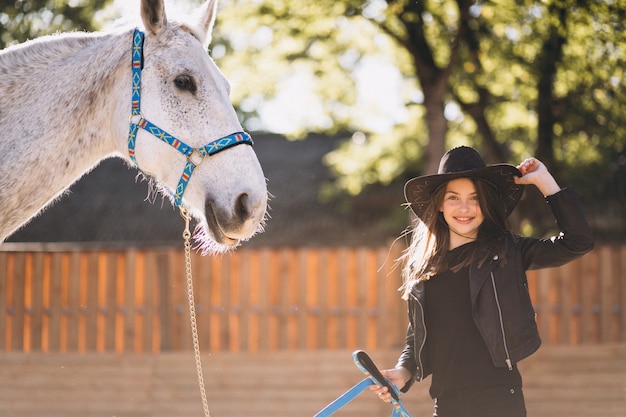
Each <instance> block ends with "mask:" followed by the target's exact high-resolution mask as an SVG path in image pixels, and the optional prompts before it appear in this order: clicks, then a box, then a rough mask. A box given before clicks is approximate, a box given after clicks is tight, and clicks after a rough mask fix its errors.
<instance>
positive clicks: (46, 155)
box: [0, 32, 131, 241]
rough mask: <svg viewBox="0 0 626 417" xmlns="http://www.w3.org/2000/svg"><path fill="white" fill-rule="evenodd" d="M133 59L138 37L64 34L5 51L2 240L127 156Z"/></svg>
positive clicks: (0, 85)
mask: <svg viewBox="0 0 626 417" xmlns="http://www.w3.org/2000/svg"><path fill="white" fill-rule="evenodd" d="M130 54H131V35H130V32H126V33H117V34H106V35H103V34H99V35H96V34H84V33H83V34H71V35H57V36H52V37H46V38H43V39H41V40H36V41H33V42H29V43H27V44H24V45H22V46H18V47H14V48H9V49H8V50H5V51H3V52H1V53H0V75H1V76H0V104H1V105H0V131H2V138H1V139H0V218H3V222H1V223H2V225H0V241H2V239H3V237H4V236H5V235H6V234H7V233H10V232H11V231H12V230H14V229H15V228H16V227H18V226H19V225H21V224H22V223H24V222H25V221H27V220H28V219H29V218H30V217H32V216H34V215H35V214H36V213H37V212H38V211H39V210H41V209H42V208H43V207H45V206H46V205H47V204H48V203H49V202H51V201H52V200H53V199H54V198H55V197H56V196H58V195H59V194H60V193H62V192H63V191H64V190H65V189H66V188H67V187H69V186H70V185H71V184H72V183H73V182H74V181H76V180H77V179H78V178H79V177H80V176H81V175H83V174H84V173H85V172H86V171H88V170H90V169H91V168H92V167H94V166H95V165H96V164H97V163H98V162H99V161H100V160H101V159H103V158H105V157H107V156H108V155H111V154H114V153H116V152H120V151H121V150H120V146H121V144H122V143H123V142H124V140H125V138H124V137H121V138H120V136H123V133H122V132H123V131H124V130H127V128H128V114H129V113H130V93H131V75H130Z"/></svg>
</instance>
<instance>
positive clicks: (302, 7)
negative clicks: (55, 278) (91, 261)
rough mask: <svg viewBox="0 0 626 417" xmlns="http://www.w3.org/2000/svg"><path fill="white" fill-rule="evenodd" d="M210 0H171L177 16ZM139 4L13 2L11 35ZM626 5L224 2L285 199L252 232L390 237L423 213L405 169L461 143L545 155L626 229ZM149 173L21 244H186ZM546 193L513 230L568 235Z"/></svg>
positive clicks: (233, 71)
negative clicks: (408, 188)
mask: <svg viewBox="0 0 626 417" xmlns="http://www.w3.org/2000/svg"><path fill="white" fill-rule="evenodd" d="M200 3H201V2H200V1H198V0H186V1H185V0H172V1H169V2H167V12H168V15H169V16H170V17H175V16H177V15H178V14H180V13H182V12H188V11H189V10H190V9H191V8H193V7H195V6H198V5H199V4H200ZM138 10H139V2H138V1H137V0H93V1H87V0H75V1H69V2H68V1H58V0H34V1H16V0H10V1H6V0H2V1H0V46H1V47H5V46H8V45H11V44H13V43H17V42H21V41H24V40H26V39H29V38H33V37H36V36H39V35H43V34H47V33H53V32H56V31H59V30H63V31H66V30H98V29H106V28H107V27H109V26H111V25H116V24H121V23H125V22H126V21H127V20H131V19H135V18H136V17H137V16H138ZM179 10H180V11H181V12H180V13H179ZM625 14H626V1H624V0H616V1H610V2H609V1H587V2H580V1H576V0H571V1H570V0H559V1H542V2H536V1H519V0H510V1H509V0H501V1H463V0H457V1H445V0H442V1H419V2H416V1H384V0H370V1H355V0H320V1H316V2H314V3H311V2H308V1H304V0H222V1H220V3H219V12H218V20H217V23H216V27H215V31H214V40H213V42H212V45H211V46H210V54H211V55H212V57H213V58H214V59H215V61H216V62H217V64H218V66H219V67H220V68H221V69H222V71H223V72H224V74H225V75H226V77H227V78H228V79H229V81H230V82H231V84H232V100H233V102H234V104H235V106H236V108H237V111H238V113H239V115H240V118H241V121H242V123H243V125H244V127H245V128H246V129H247V130H248V131H249V132H251V133H252V134H253V137H254V138H255V141H256V151H257V153H259V158H260V160H261V163H262V165H263V168H264V171H265V173H266V176H267V178H268V187H269V191H270V192H271V193H272V195H273V196H274V197H273V199H272V201H271V204H270V205H271V211H270V214H271V216H272V218H271V220H270V221H269V222H268V224H267V228H266V233H264V234H263V235H259V236H257V237H255V238H253V239H252V240H251V241H250V242H247V243H246V245H249V246H267V245H274V246H280V245H297V246H307V245H326V244H331V245H332V244H347V245H354V244H359V245H360V244H366V245H380V244H387V243H388V242H389V241H390V240H392V239H394V238H395V237H397V236H399V235H400V234H401V233H402V231H403V230H404V229H405V227H406V226H407V225H408V223H409V216H408V212H407V211H406V210H405V208H404V207H403V202H404V199H403V193H402V186H403V184H404V182H405V181H406V180H407V179H409V178H411V177H414V176H416V175H421V174H426V173H432V172H435V171H436V168H437V164H438V162H439V158H440V156H441V155H442V154H443V153H444V152H445V151H446V150H447V149H449V148H451V147H454V146H458V145H470V146H474V147H476V148H477V149H479V150H480V151H481V153H482V154H483V155H484V157H485V159H486V160H487V162H488V163H499V162H507V163H511V164H517V163H519V162H520V161H521V160H523V159H524V158H526V157H528V156H536V157H538V158H539V159H541V160H542V161H543V162H544V163H545V164H546V165H547V166H548V167H549V169H550V170H551V171H552V172H553V174H554V175H555V176H556V178H557V179H558V181H559V182H560V184H561V185H563V186H565V185H572V186H574V187H575V189H576V191H577V192H578V194H579V196H580V197H581V199H582V200H583V204H584V207H585V211H586V213H587V215H588V218H589V221H590V223H591V224H592V227H593V229H594V232H595V235H596V238H597V240H598V241H599V242H618V241H622V240H623V239H624V236H625V235H626V234H625V232H626V210H625V207H626V149H625V143H626V134H625V133H626V120H625V119H626V100H625V98H626V90H625V86H624V84H625V83H624V81H625V77H626V75H625V74H624V68H626V66H625V65H624V64H625V62H624V61H625V60H626V30H625V28H624V21H625V19H624V18H625V17H626V16H625ZM135 177H136V171H134V170H133V169H127V168H125V167H124V164H123V163H122V162H121V161H113V160H111V161H105V162H104V163H102V164H101V165H100V166H99V167H98V168H96V169H95V170H94V171H93V172H92V173H91V174H89V175H88V176H86V177H84V178H83V179H82V180H81V181H79V182H78V183H76V184H75V185H74V186H73V187H72V188H71V189H70V192H69V195H68V196H66V197H64V198H63V199H61V201H59V202H58V203H57V204H55V205H54V206H53V207H52V208H50V209H48V210H47V211H46V213H44V214H43V215H42V216H40V217H38V218H37V219H35V220H34V221H32V222H31V223H30V224H29V225H27V226H26V227H25V228H23V229H22V230H20V231H18V232H17V233H16V234H14V235H13V236H12V237H11V238H10V239H9V240H10V241H151V242H157V241H158V242H172V241H175V240H178V239H179V230H180V228H181V227H182V226H181V223H180V219H179V217H178V215H177V214H175V212H173V210H172V209H171V208H170V204H169V202H167V201H164V202H163V201H161V200H160V199H158V198H157V200H156V201H155V202H152V203H150V202H146V201H144V200H146V197H147V195H148V193H147V185H146V184H145V183H141V181H136V180H135ZM534 191H535V190H528V191H527V193H526V196H525V198H524V200H523V201H522V204H520V206H519V208H518V209H517V210H516V212H515V214H514V216H512V218H511V223H512V226H513V227H514V229H516V230H518V231H520V232H521V233H525V234H534V235H543V234H547V233H550V232H553V231H554V230H553V227H554V224H553V221H552V218H551V216H550V215H549V213H547V212H546V208H545V204H542V203H540V201H541V196H538V195H537V193H536V192H534ZM538 202H539V204H538ZM155 224H158V227H154V225H155Z"/></svg>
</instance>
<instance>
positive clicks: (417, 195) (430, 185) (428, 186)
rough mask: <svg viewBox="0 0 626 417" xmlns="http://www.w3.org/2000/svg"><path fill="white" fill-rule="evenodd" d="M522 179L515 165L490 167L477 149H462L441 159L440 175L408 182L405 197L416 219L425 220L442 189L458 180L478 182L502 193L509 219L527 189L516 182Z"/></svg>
mask: <svg viewBox="0 0 626 417" xmlns="http://www.w3.org/2000/svg"><path fill="white" fill-rule="evenodd" d="M521 176H522V174H521V173H520V172H519V170H518V169H517V168H516V167H514V166H513V165H508V164H496V165H490V166H487V165H486V164H485V162H484V161H483V158H482V157H481V156H480V154H479V153H478V152H476V150H474V149H473V148H470V147H467V146H459V147H458V148H454V149H451V150H449V151H448V152H446V154H445V155H444V156H443V157H442V158H441V161H440V162H439V170H438V171H437V174H432V175H423V176H421V177H416V178H413V179H410V180H409V181H407V183H406V184H405V185H404V198H405V199H406V201H407V203H409V205H410V206H411V210H413V212H414V213H415V214H416V215H417V217H419V218H420V219H423V215H424V213H425V211H426V208H427V207H428V204H429V203H430V202H431V200H432V196H433V193H434V192H435V191H436V190H437V189H438V188H439V187H441V186H442V185H444V184H445V183H447V182H448V181H450V180H454V179H456V178H470V179H478V180H483V181H485V182H487V183H489V184H491V185H493V186H494V187H495V188H496V189H497V190H498V191H499V193H500V197H501V199H502V202H503V204H504V214H505V217H508V216H509V215H510V214H511V212H512V211H513V209H514V208H515V206H516V205H517V203H518V202H519V200H520V198H521V197H522V194H523V193H524V186H523V185H518V184H515V181H514V179H513V177H521Z"/></svg>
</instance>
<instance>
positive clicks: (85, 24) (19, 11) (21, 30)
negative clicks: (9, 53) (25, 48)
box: [0, 0, 111, 49]
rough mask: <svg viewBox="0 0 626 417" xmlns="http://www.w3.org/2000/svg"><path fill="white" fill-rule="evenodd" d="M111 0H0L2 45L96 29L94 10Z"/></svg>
mask: <svg viewBox="0 0 626 417" xmlns="http://www.w3.org/2000/svg"><path fill="white" fill-rule="evenodd" d="M110 2H111V0H82V1H81V0H76V1H66V0H29V1H27V0H0V49H2V48H5V47H7V46H9V45H12V44H15V43H20V42H24V41H26V40H28V39H32V38H35V37H37V36H41V35H48V34H51V33H54V32H58V31H68V30H75V29H79V30H86V31H91V30H96V29H98V27H96V26H94V25H95V22H94V19H93V17H94V14H95V12H97V11H99V10H101V9H103V8H104V7H105V6H106V5H107V4H109V3H110Z"/></svg>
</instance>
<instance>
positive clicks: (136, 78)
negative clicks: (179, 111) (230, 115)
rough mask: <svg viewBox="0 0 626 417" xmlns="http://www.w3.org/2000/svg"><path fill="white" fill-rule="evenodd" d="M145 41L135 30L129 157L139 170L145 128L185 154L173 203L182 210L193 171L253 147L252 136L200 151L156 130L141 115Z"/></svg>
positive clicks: (222, 141)
mask: <svg viewBox="0 0 626 417" xmlns="http://www.w3.org/2000/svg"><path fill="white" fill-rule="evenodd" d="M143 40H144V34H143V32H141V31H140V30H139V29H135V33H134V34H133V51H132V58H133V65H132V75H133V94H132V101H131V104H132V113H131V117H130V130H129V132H128V155H129V156H130V159H131V160H132V161H133V163H134V164H135V165H136V166H137V168H139V164H138V163H137V159H136V158H135V139H136V138H137V129H138V128H142V129H145V130H146V131H147V132H149V133H152V134H153V135H154V136H156V137H157V138H159V139H160V140H162V141H163V142H165V143H167V144H168V145H170V146H171V147H173V148H174V149H176V150H177V151H178V152H180V153H182V154H183V155H185V156H186V157H187V162H186V163H185V168H184V169H183V173H182V175H181V177H180V180H179V181H178V185H177V186H176V191H175V193H174V203H175V204H176V206H177V207H180V206H181V204H182V199H183V194H184V193H185V188H187V184H188V183H189V179H190V178H191V174H192V173H193V170H194V169H195V168H196V167H197V166H199V165H200V164H201V163H202V161H204V158H205V157H207V156H211V155H215V154H216V153H218V152H221V151H223V150H225V149H228V148H230V147H232V146H236V145H241V144H244V143H245V144H248V145H252V144H253V142H252V138H251V137H250V135H249V134H247V133H245V132H237V133H233V134H232V135H228V136H224V137H223V138H221V139H217V140H214V141H212V142H210V143H209V144H207V145H205V146H203V147H201V148H193V147H191V146H189V145H187V144H186V143H185V142H183V141H182V140H180V139H177V138H176V137H174V136H172V135H170V134H169V133H167V132H166V131H164V130H163V129H161V128H159V127H157V126H156V125H155V124H153V123H152V122H149V121H148V120H146V119H144V117H143V115H142V114H141V70H142V68H143Z"/></svg>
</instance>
